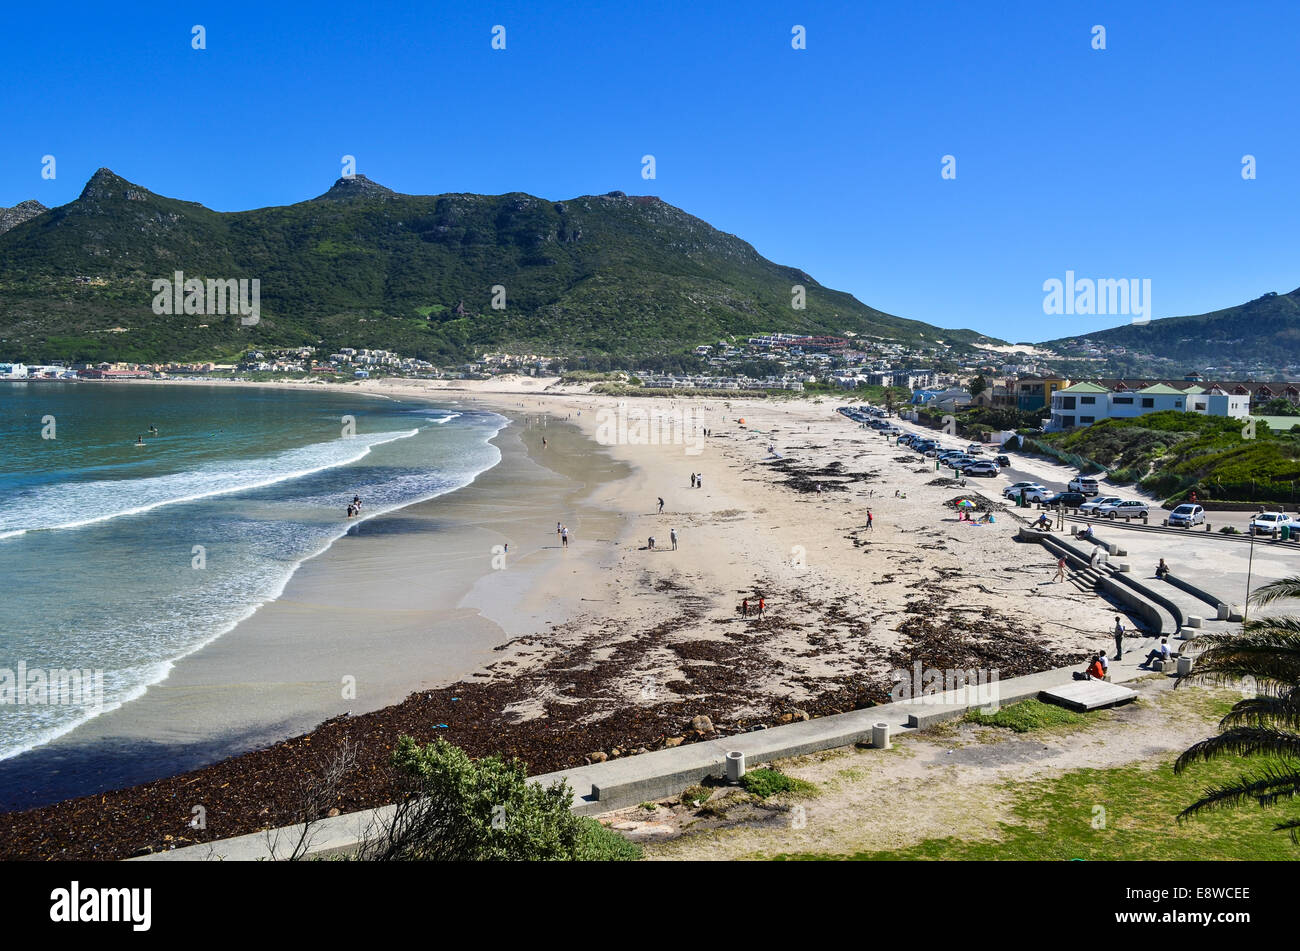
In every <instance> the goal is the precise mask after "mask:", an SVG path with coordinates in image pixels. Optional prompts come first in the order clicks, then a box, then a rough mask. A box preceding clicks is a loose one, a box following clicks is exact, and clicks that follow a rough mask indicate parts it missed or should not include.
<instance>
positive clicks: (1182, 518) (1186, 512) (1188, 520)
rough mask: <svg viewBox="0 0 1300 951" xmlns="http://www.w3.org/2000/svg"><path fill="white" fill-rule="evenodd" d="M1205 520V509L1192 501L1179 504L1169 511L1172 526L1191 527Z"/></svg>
mask: <svg viewBox="0 0 1300 951" xmlns="http://www.w3.org/2000/svg"><path fill="white" fill-rule="evenodd" d="M1204 521H1205V509H1203V508H1201V507H1200V506H1199V505H1193V504H1192V503H1190V502H1187V503H1184V504H1183V505H1180V506H1178V508H1176V509H1174V510H1173V511H1172V512H1170V513H1169V527H1170V528H1191V527H1192V526H1193V525H1200V524H1202V523H1203V522H1204Z"/></svg>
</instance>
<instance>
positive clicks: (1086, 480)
mask: <svg viewBox="0 0 1300 951" xmlns="http://www.w3.org/2000/svg"><path fill="white" fill-rule="evenodd" d="M1066 489H1067V490H1068V491H1070V492H1082V493H1083V494H1084V495H1100V494H1101V487H1100V486H1098V485H1097V480H1096V479H1094V478H1092V477H1091V476H1075V477H1074V478H1073V479H1071V480H1070V484H1069V485H1068V486H1066Z"/></svg>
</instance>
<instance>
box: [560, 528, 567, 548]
mask: <svg viewBox="0 0 1300 951" xmlns="http://www.w3.org/2000/svg"><path fill="white" fill-rule="evenodd" d="M560 547H561V548H568V547H569V530H568V529H567V528H561V529H560Z"/></svg>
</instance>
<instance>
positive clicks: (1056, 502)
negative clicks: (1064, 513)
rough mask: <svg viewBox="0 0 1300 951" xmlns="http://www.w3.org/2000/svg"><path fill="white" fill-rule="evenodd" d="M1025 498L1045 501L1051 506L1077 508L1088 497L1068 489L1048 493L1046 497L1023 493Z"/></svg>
mask: <svg viewBox="0 0 1300 951" xmlns="http://www.w3.org/2000/svg"><path fill="white" fill-rule="evenodd" d="M1025 498H1027V499H1030V500H1031V501H1033V502H1045V503H1047V504H1048V505H1050V506H1051V507H1052V508H1067V509H1077V508H1078V507H1079V506H1080V505H1082V504H1083V503H1084V502H1086V501H1088V497H1087V496H1086V495H1084V494H1083V493H1082V492H1069V491H1066V492H1056V493H1049V494H1048V496H1047V498H1044V499H1036V498H1034V497H1033V496H1031V495H1029V494H1028V493H1025Z"/></svg>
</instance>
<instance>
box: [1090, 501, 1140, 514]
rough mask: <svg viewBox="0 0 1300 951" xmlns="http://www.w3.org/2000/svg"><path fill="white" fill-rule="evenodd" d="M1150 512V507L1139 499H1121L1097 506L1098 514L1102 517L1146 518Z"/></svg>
mask: <svg viewBox="0 0 1300 951" xmlns="http://www.w3.org/2000/svg"><path fill="white" fill-rule="evenodd" d="M1149 513H1150V507H1149V506H1148V505H1147V504H1146V503H1145V502H1139V501H1138V500H1137V499H1121V500H1120V501H1118V502H1108V503H1107V504H1106V505H1102V506H1098V508H1097V515H1099V516H1100V517H1101V518H1145V517H1146V516H1147V515H1148V514H1149Z"/></svg>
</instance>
